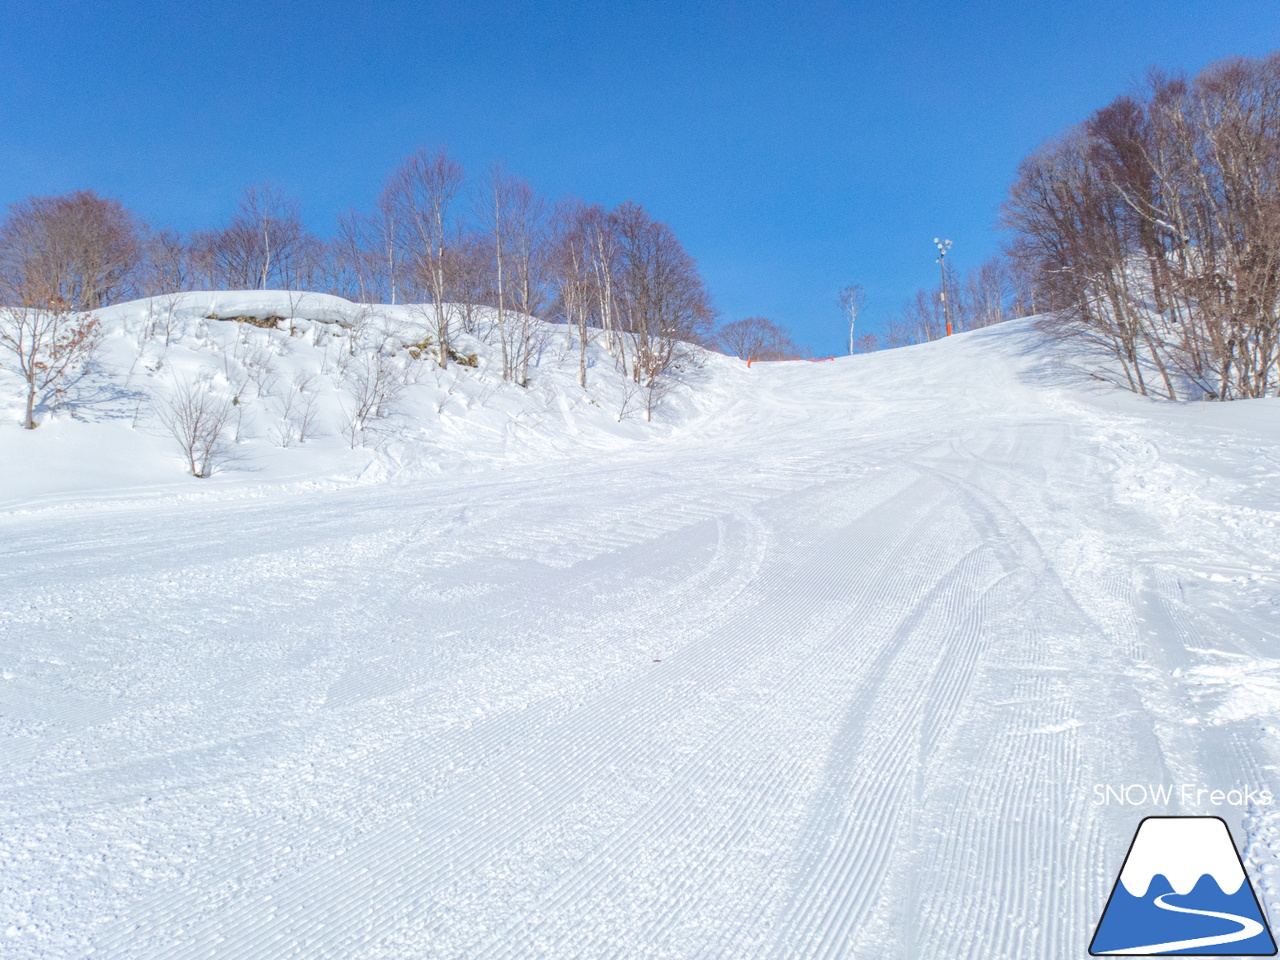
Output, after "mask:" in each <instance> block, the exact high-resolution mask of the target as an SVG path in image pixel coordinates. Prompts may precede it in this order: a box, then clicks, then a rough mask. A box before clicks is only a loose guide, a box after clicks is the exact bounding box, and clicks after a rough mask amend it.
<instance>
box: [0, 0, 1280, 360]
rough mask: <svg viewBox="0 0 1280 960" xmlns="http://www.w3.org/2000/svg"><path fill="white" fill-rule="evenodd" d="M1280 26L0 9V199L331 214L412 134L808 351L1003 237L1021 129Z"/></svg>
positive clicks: (698, 14) (1050, 126) (1067, 118)
mask: <svg viewBox="0 0 1280 960" xmlns="http://www.w3.org/2000/svg"><path fill="white" fill-rule="evenodd" d="M1277 47H1280V0H1252V2H1245V0H1241V2H1235V0H1218V2H1209V0H1197V2H1192V0H1158V2H1157V0H1150V2H1148V0H1143V2H1120V0H1112V2H1103V0H1073V2H1067V3H1039V2H1033V0H1019V2H1003V3H998V2H985V3H961V2H956V0H952V2H948V3H931V2H902V0H880V2H876V3H863V2H844V3H821V2H811V3H790V4H783V3H735V4H728V3H696V2H689V0H683V2H669V3H668V2H653V3H637V4H627V3H619V2H612V3H608V2H604V3H602V2H595V3H585V2H584V3H542V4H516V3H509V4H492V3H482V2H458V3H431V2H426V0H419V2H401V3H386V2H379V0H367V2H361V3H310V4H308V3H301V2H298V3H281V2H274V0H256V2H243V0H220V2H216V3H215V2H208V0H186V2H181V3H179V2H172V3H160V2H145V0H142V2H131V3H108V2H99V3H84V2H76V3H72V2H64V0H41V2H39V3H36V2H32V0H20V2H18V0H0V204H9V203H12V202H13V201H15V200H17V199H20V198H21V197H24V196H26V195H28V194H32V193H56V192H62V191H66V190H71V189H75V188H90V187H91V188H93V189H96V190H98V191H99V192H101V193H105V194H108V195H112V196H117V197H119V198H120V199H121V200H123V201H124V202H125V203H126V204H127V205H128V206H130V207H132V208H133V209H135V210H136V211H138V212H139V213H141V214H142V215H143V216H145V217H147V218H148V219H150V220H152V221H154V222H157V223H160V224H171V225H173V226H176V227H180V228H183V229H188V228H191V227H197V226H211V225H214V224H216V223H219V222H221V221H222V220H224V219H225V218H226V217H227V216H228V215H229V214H230V212H231V210H232V208H233V207H234V205H235V202H236V200H237V198H238V196H239V194H240V191H241V190H242V189H243V188H244V186H245V185H247V184H249V183H251V182H259V181H262V180H271V181H274V182H276V183H278V184H280V185H281V186H283V187H284V188H285V189H286V190H287V191H288V192H290V193H291V194H293V195H294V196H296V197H297V198H298V199H299V200H300V201H301V203H302V208H303V211H304V215H305V217H306V219H307V222H308V225H309V226H310V227H311V228H312V229H313V230H315V231H317V232H319V233H321V234H326V235H327V234H328V233H329V232H330V230H331V229H332V227H333V224H334V220H335V217H336V215H337V213H338V211H340V210H342V209H345V208H346V207H348V206H350V205H353V204H354V205H357V206H361V207H367V206H368V205H369V204H370V203H371V201H372V199H373V198H374V196H375V195H376V194H377V192H378V190H379V188H380V185H381V183H382V180H383V178H384V177H385V176H386V174H387V173H388V172H389V171H390V170H391V169H392V167H393V166H394V165H395V164H396V163H397V162H398V161H399V160H400V159H401V158H402V157H403V156H404V155H406V154H407V153H409V152H410V151H412V150H413V149H415V148H416V147H418V146H419V145H431V146H434V145H438V144H446V145H448V146H449V147H450V149H451V150H452V151H453V152H454V153H455V155H456V156H457V157H458V158H459V159H460V160H462V161H463V163H464V164H465V165H466V166H467V168H468V171H469V172H470V173H472V174H473V175H476V176H478V175H480V174H481V173H482V172H483V170H484V168H485V166H486V165H487V164H488V163H489V162H490V161H491V160H495V159H500V160H502V161H504V162H505V163H506V164H507V165H508V167H509V168H511V169H512V170H513V171H514V172H517V173H520V174H523V175H524V176H527V177H528V178H529V179H530V180H532V181H533V183H534V184H535V186H537V187H538V188H539V189H541V190H542V191H543V192H544V193H546V194H548V195H549V196H551V197H553V198H554V197H558V196H560V195H562V194H565V193H575V194H578V195H580V196H582V197H584V198H586V199H587V200H589V201H594V202H600V203H604V204H614V203H617V202H619V201H621V200H626V199H632V200H636V201H638V202H640V203H642V204H644V205H645V207H647V208H648V209H649V210H650V212H651V213H653V214H654V215H655V216H656V217H658V218H659V219H662V220H666V221H667V222H669V223H670V224H671V225H672V227H673V228H674V229H675V231H676V233H677V234H678V235H679V236H680V237H681V239H682V240H683V241H684V243H685V245H686V246H687V247H688V249H689V251H690V252H691V253H692V254H693V255H694V256H695V257H696V258H697V259H698V261H699V263H700V265H701V267H702V271H703V275H704V276H705V278H706V280H707V282H708V285H709V287H710V288H711V291H712V293H713V295H714V297H715V299H716V303H717V304H718V306H719V307H720V309H721V311H722V313H723V317H724V319H725V320H733V319H738V318H741V317H744V316H748V315H752V314H758V315H764V316H767V317H770V318H772V319H774V320H777V321H778V322H780V323H783V324H784V325H786V326H788V327H790V328H791V329H792V330H793V331H794V332H795V334H796V336H797V338H798V339H799V340H801V341H802V342H804V343H806V344H807V345H808V346H810V347H811V348H813V349H814V350H816V351H818V352H831V351H838V350H839V349H840V345H841V343H842V339H843V333H842V328H841V321H840V318H839V314H838V311H837V308H836V306H835V304H834V298H835V293H836V290H837V289H838V288H839V287H840V286H841V285H843V284H845V283H848V282H860V283H862V284H863V285H864V286H865V287H866V288H867V291H868V295H869V302H868V310H867V315H868V320H869V322H870V323H871V324H875V323H877V322H878V321H879V320H880V319H881V318H883V317H884V316H885V315H886V314H887V313H889V312H890V311H892V310H896V309H897V308H898V307H899V306H900V304H901V303H902V301H904V300H906V299H907V298H908V297H909V296H910V295H911V294H912V293H913V291H914V290H915V289H916V288H917V287H918V286H922V285H927V284H929V283H931V282H932V281H933V279H934V271H935V270H936V269H937V268H936V266H935V265H934V262H933V257H934V255H935V254H934V253H933V248H932V242H931V241H932V238H933V237H934V236H936V235H943V236H947V237H950V238H951V239H953V240H954V241H955V248H954V250H953V254H952V257H953V260H954V262H955V264H956V265H957V266H958V267H965V266H969V265H973V264H976V263H978V262H980V261H981V260H982V259H984V258H985V257H986V256H988V255H990V254H991V253H992V252H993V251H994V250H995V249H996V247H997V245H998V243H999V237H998V235H997V234H995V233H994V232H993V230H992V224H993V221H994V218H995V215H996V211H997V208H998V206H999V204H1000V202H1001V200H1002V198H1003V196H1004V192H1005V189H1006V187H1007V185H1008V183H1009V180H1010V178H1011V176H1012V174H1013V171H1014V168H1015V166H1016V165H1017V162H1018V160H1019V159H1020V158H1021V157H1022V156H1024V155H1025V154H1026V153H1027V151H1029V150H1030V149H1032V148H1033V147H1035V146H1036V144H1037V143H1039V142H1040V141H1042V140H1043V139H1045V138H1046V137H1049V136H1051V135H1053V134H1054V133H1055V132H1057V131H1058V130H1060V129H1061V128H1063V127H1064V126H1066V125H1068V124H1070V123H1073V122H1076V121H1078V120H1080V119H1082V118H1084V117H1085V116H1086V115H1087V114H1088V113H1089V112H1090V111H1092V110H1093V109H1096V108H1097V107H1100V106H1103V105H1105V104H1106V103H1107V101H1109V100H1110V99H1111V98H1112V97H1114V96H1115V95H1117V94H1119V93H1123V92H1126V91H1129V90H1132V89H1134V88H1135V87H1136V86H1137V84H1138V83H1139V82H1140V81H1141V78H1142V75H1143V73H1144V72H1145V70H1146V68H1147V66H1148V65H1150V64H1158V65H1160V66H1163V67H1166V68H1170V69H1185V70H1187V71H1191V72H1194V71H1196V70H1198V69H1199V68H1200V67H1202V66H1203V65H1204V64H1206V63H1207V62H1209V61H1211V60H1214V59H1217V58H1220V57H1223V56H1227V55H1231V54H1249V55H1257V54H1261V53H1265V52H1267V51H1269V50H1271V49H1274V48H1277Z"/></svg>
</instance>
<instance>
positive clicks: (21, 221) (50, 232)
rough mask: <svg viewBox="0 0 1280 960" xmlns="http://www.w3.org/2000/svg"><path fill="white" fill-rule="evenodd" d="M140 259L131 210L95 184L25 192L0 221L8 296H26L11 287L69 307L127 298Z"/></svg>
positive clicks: (0, 257) (1, 279) (1, 275)
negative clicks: (48, 193)
mask: <svg viewBox="0 0 1280 960" xmlns="http://www.w3.org/2000/svg"><path fill="white" fill-rule="evenodd" d="M141 262H142V244H141V240H140V228H139V225H138V223H137V222H136V221H135V220H134V218H133V216H132V214H130V213H129V212H128V211H127V210H126V209H125V208H124V207H123V206H122V205H121V204H120V202H119V201H118V200H112V199H108V198H105V197H100V196H98V195H97V194H96V193H94V192H93V191H92V190H78V191H76V192H74V193H68V194H64V195H62V196H55V197H27V198H26V199H25V200H21V201H19V202H18V203H15V204H13V206H11V207H10V208H9V212H8V215H7V216H6V217H5V218H4V220H3V222H0V286H2V287H3V289H4V290H5V291H6V294H5V295H6V298H7V299H6V302H9V303H19V302H21V300H22V297H21V296H19V297H17V298H16V299H15V297H14V295H13V292H14V291H26V292H27V293H28V294H31V295H33V296H35V297H37V298H38V299H39V300H40V301H41V302H43V303H45V304H50V303H54V302H56V303H59V304H61V305H62V306H63V307H65V308H66V309H67V310H70V311H78V310H92V309H95V308H97V307H101V306H104V305H106V304H108V303H112V302H115V301H117V300H123V299H129V298H130V297H131V296H133V295H134V293H135V292H136V285H137V281H138V279H139V277H138V269H139V266H140V265H141Z"/></svg>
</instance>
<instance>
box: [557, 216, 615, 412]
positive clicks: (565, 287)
mask: <svg viewBox="0 0 1280 960" xmlns="http://www.w3.org/2000/svg"><path fill="white" fill-rule="evenodd" d="M603 217H604V211H603V210H601V209H600V208H599V207H588V206H586V205H585V204H584V203H582V201H580V200H572V201H569V202H567V203H565V204H563V205H562V206H561V208H560V209H559V210H558V211H557V214H556V219H557V227H556V230H555V237H556V242H555V247H554V250H553V253H552V260H551V263H552V272H553V275H554V277H555V283H556V287H557V290H558V299H559V302H560V307H561V310H562V311H563V314H564V320H565V324H566V325H567V327H568V328H569V330H570V331H573V330H576V331H577V335H578V384H579V386H581V387H582V388H583V389H584V390H585V389H586V387H587V344H588V342H589V340H590V329H591V319H592V313H593V307H594V306H595V305H596V304H597V303H598V302H599V301H598V297H597V296H596V291H595V283H596V279H597V273H596V271H595V269H594V267H593V263H592V231H593V229H594V228H595V225H596V224H597V223H598V222H599V221H600V219H601V218H603Z"/></svg>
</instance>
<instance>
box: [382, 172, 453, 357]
mask: <svg viewBox="0 0 1280 960" xmlns="http://www.w3.org/2000/svg"><path fill="white" fill-rule="evenodd" d="M464 182H465V177H464V175H463V171H462V165H461V164H459V163H458V162H457V161H456V160H454V159H453V158H452V157H450V156H449V154H448V151H447V150H445V149H444V148H440V149H439V150H437V151H435V152H434V153H430V152H428V151H427V150H425V149H422V150H419V151H418V152H417V153H414V154H413V155H411V156H410V157H408V158H407V159H406V160H405V161H404V162H403V163H402V164H401V165H400V166H399V168H397V169H396V171H395V172H394V173H393V174H392V175H391V177H390V178H389V179H388V180H387V184H386V187H385V188H384V190H383V195H382V200H381V203H380V206H382V207H383V208H385V209H386V210H387V211H388V213H389V215H390V216H391V217H392V219H393V220H394V223H395V229H396V237H397V239H398V246H399V248H400V250H401V256H402V257H403V258H404V259H405V261H406V262H407V263H410V264H412V267H413V271H414V273H415V275H416V279H417V282H418V284H419V286H420V287H421V289H423V290H424V291H426V293H427V295H428V296H429V297H430V300H431V304H432V309H433V316H434V320H435V342H436V350H437V362H438V363H439V364H440V366H441V367H444V366H447V365H448V363H449V349H450V344H449V320H450V311H449V299H450V293H451V292H452V291H451V283H450V276H449V268H450V258H449V256H448V244H449V239H450V236H451V233H450V229H449V228H450V226H451V223H450V219H449V218H450V214H449V209H450V207H451V206H452V204H453V201H454V198H455V197H456V196H457V194H458V191H459V190H461V189H462V186H463V184H464Z"/></svg>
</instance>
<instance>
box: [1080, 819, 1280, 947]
mask: <svg viewBox="0 0 1280 960" xmlns="http://www.w3.org/2000/svg"><path fill="white" fill-rule="evenodd" d="M1275 954H1276V943H1275V940H1274V939H1273V938H1272V936H1271V929H1270V927H1268V926H1267V918H1266V915H1265V914H1264V913H1263V912H1262V907H1261V905H1260V904H1259V903H1258V897H1257V895H1256V894H1255V893H1254V892H1253V887H1252V885H1250V883H1249V878H1248V877H1247V876H1245V872H1244V863H1243V862H1242V861H1241V859H1240V854H1239V852H1237V850H1236V846H1235V843H1234V842H1233V841H1232V839H1231V831H1230V830H1228V829H1227V825H1226V823H1225V822H1224V821H1223V820H1222V819H1221V818H1220V817H1147V818H1146V819H1145V820H1143V821H1142V822H1141V823H1140V824H1138V832H1137V833H1135V834H1134V836H1133V843H1132V844H1130V845H1129V853H1128V854H1127V855H1126V856H1125V858H1124V866H1122V867H1121V868H1120V876H1119V877H1118V878H1117V880H1116V884H1115V887H1114V888H1113V889H1112V890H1111V897H1110V898H1109V899H1108V900H1107V906H1106V909H1105V910H1103V912H1102V919H1101V920H1099V921H1098V929H1097V930H1096V931H1095V932H1094V934H1093V942H1092V943H1090V944H1089V955H1090V956H1094V957H1104V956H1105V957H1109V956H1130V957H1165V956H1198V957H1208V956H1224V955H1225V956H1232V957H1272V956H1275Z"/></svg>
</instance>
